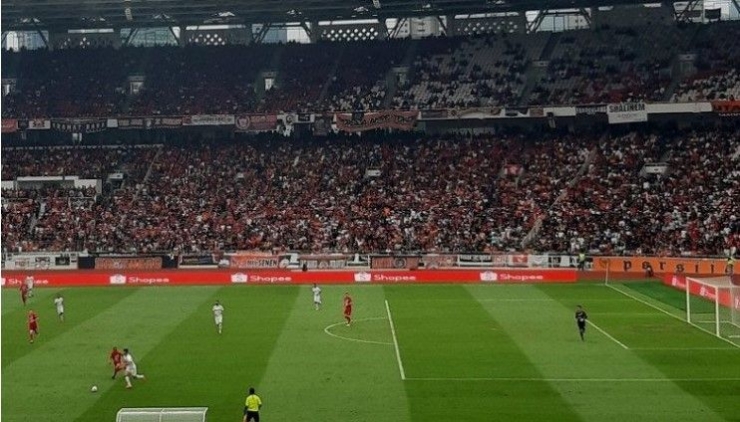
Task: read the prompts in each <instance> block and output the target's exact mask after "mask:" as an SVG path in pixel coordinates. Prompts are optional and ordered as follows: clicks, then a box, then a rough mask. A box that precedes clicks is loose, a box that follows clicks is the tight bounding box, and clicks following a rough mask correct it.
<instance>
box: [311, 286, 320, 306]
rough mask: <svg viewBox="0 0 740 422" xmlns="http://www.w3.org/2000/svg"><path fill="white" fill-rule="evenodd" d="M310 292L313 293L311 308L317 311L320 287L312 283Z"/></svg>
mask: <svg viewBox="0 0 740 422" xmlns="http://www.w3.org/2000/svg"><path fill="white" fill-rule="evenodd" d="M311 291H312V292H313V306H314V307H315V308H316V310H317V311H318V310H319V309H321V287H319V286H317V285H316V284H315V283H314V285H313V288H312V289H311Z"/></svg>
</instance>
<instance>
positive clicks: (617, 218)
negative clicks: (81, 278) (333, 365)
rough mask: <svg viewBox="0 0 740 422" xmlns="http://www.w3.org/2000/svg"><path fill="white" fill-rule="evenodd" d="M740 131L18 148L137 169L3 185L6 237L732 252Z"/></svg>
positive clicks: (143, 246)
mask: <svg viewBox="0 0 740 422" xmlns="http://www.w3.org/2000/svg"><path fill="white" fill-rule="evenodd" d="M738 135H740V133H738V132H737V130H734V131H728V130H718V129H715V130H703V131H695V132H691V133H680V132H676V133H673V134H668V135H666V134H661V135H656V134H649V133H647V134H646V133H641V132H640V133H638V132H630V133H629V134H627V135H610V134H608V133H604V134H601V135H599V136H590V137H584V136H574V135H562V134H561V135H558V136H552V135H550V136H545V137H544V138H543V137H537V138H536V139H533V140H530V139H528V138H527V137H526V136H523V135H516V136H514V135H500V136H491V135H487V136H478V137H474V138H470V137H459V136H458V137H452V138H450V137H449V136H448V137H423V138H417V137H415V136H413V135H388V134H385V135H377V136H376V137H375V139H372V140H371V139H368V137H367V136H366V137H363V138H354V137H347V136H342V137H339V138H336V139H332V140H329V141H326V140H317V141H306V142H302V143H296V142H293V141H291V140H289V139H282V138H279V137H277V138H276V137H275V136H274V135H262V136H260V137H258V138H256V139H248V140H243V141H236V142H235V141H227V140H224V141H207V142H206V141H192V142H190V143H188V142H184V141H181V142H172V143H168V144H165V145H163V146H158V147H152V148H132V147H131V148H116V149H96V148H92V149H90V148H84V149H83V148H79V149H74V148H73V149H52V150H47V153H46V155H48V158H45V160H39V158H40V155H42V154H40V153H37V152H36V151H35V150H27V149H23V148H21V149H4V150H3V155H4V156H8V155H10V156H12V157H13V158H14V160H16V161H15V162H17V163H18V164H17V166H16V165H14V166H11V167H13V168H14V170H13V172H11V173H5V174H6V175H8V177H12V176H15V175H21V174H33V173H36V172H39V173H44V174H60V173H59V172H60V171H63V172H64V173H66V174H81V175H85V176H86V177H96V178H105V174H106V173H107V172H109V171H112V169H114V168H116V169H123V170H122V171H124V172H126V174H127V175H128V179H127V182H126V183H125V184H124V186H122V187H119V188H117V189H111V190H108V191H107V192H104V193H103V194H102V195H100V196H99V197H97V198H93V199H92V200H89V201H88V200H72V199H74V198H78V199H79V198H92V196H94V195H93V193H92V192H88V191H66V192H64V191H55V190H52V191H47V192H37V191H13V192H3V198H4V203H3V207H4V211H5V212H4V213H3V226H4V228H13V229H15V228H17V229H15V230H12V232H13V233H14V236H7V237H4V238H3V247H4V248H6V249H8V250H18V249H22V250H70V249H75V248H77V249H79V248H80V247H84V248H85V249H88V250H90V251H107V252H134V251H135V252H151V251H158V250H176V251H181V252H199V251H210V250H224V249H264V250H271V249H291V250H311V251H328V250H339V251H345V252H353V251H359V252H368V251H415V250H430V251H445V250H450V251H484V250H488V251H493V250H520V249H521V248H522V246H523V243H527V242H528V243H529V246H530V247H531V248H533V249H536V250H541V251H569V252H572V251H577V250H580V249H588V250H591V251H600V252H605V253H614V252H624V251H632V252H635V251H637V252H641V253H691V252H693V253H705V254H709V253H721V252H722V251H723V250H725V249H727V248H728V247H729V246H731V245H733V244H734V243H733V242H736V241H737V240H740V236H738V235H740V220H739V218H738V217H739V216H740V204H738V202H737V201H736V200H735V199H734V198H737V196H738V194H739V193H738V190H739V189H740V184H738V180H740V179H739V178H738V175H740V173H738V170H737V169H738V168H740V153H738V151H740V143H738V142H739V141H738V140H739V139H740V136H738ZM37 161H40V162H41V164H37ZM654 163H666V171H665V174H663V175H660V174H658V175H656V174H646V173H645V172H644V171H643V168H644V166H645V164H654ZM4 167H8V166H4ZM60 169H61V170H60ZM367 170H378V171H379V176H373V175H370V174H369V173H366V172H367ZM4 171H5V168H4ZM8 171H9V172H10V170H8ZM439 175H444V177H439ZM528 236H529V238H528Z"/></svg>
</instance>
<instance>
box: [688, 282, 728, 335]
mask: <svg viewBox="0 0 740 422" xmlns="http://www.w3.org/2000/svg"><path fill="white" fill-rule="evenodd" d="M686 320H687V321H688V322H689V323H691V324H694V325H696V326H698V327H700V328H702V329H704V330H706V331H709V332H711V333H713V334H714V335H716V336H717V337H723V338H726V339H730V340H732V341H733V342H735V343H740V286H737V285H735V284H733V283H732V282H731V279H730V277H728V276H724V277H710V278H696V277H687V278H686Z"/></svg>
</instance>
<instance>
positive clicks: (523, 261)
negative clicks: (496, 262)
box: [506, 254, 529, 267]
mask: <svg viewBox="0 0 740 422" xmlns="http://www.w3.org/2000/svg"><path fill="white" fill-rule="evenodd" d="M506 264H507V265H508V266H509V267H528V266H529V255H524V254H519V255H509V259H508V262H507V263H506Z"/></svg>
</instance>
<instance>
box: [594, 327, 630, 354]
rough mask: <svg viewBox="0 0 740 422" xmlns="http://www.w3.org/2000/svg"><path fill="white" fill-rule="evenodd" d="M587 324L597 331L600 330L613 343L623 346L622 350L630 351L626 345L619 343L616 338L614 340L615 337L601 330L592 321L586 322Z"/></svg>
mask: <svg viewBox="0 0 740 422" xmlns="http://www.w3.org/2000/svg"><path fill="white" fill-rule="evenodd" d="M586 322H587V323H588V325H590V326H592V327H594V328H595V329H596V330H598V331H599V332H600V333H601V334H603V335H605V336H607V337H608V338H609V339H610V340H611V341H613V342H615V343H617V344H618V345H620V346H622V349H624V350H629V349H630V348H629V347H627V346H626V345H625V344H624V343H622V342H621V341H619V340H617V339H616V338H614V336H612V335H611V334H609V333H607V332H606V331H604V330H602V329H601V328H599V326H598V325H596V324H594V323H593V322H591V321H590V320H586Z"/></svg>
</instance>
